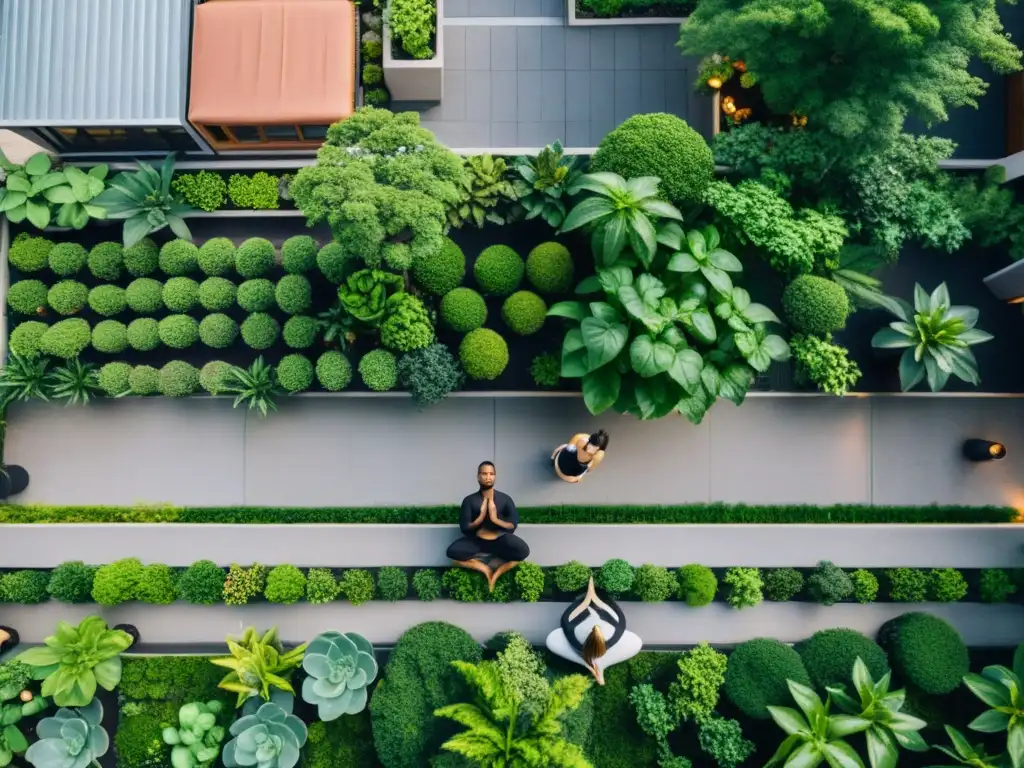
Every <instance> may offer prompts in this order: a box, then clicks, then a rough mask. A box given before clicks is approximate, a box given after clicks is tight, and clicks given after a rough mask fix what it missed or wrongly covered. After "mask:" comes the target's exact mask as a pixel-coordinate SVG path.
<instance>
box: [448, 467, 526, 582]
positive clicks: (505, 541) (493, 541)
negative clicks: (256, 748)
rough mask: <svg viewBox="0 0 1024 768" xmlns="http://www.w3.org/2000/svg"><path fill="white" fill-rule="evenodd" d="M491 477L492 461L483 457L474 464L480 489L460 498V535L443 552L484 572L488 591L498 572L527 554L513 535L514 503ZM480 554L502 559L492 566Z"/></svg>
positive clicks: (456, 562) (523, 542)
mask: <svg viewBox="0 0 1024 768" xmlns="http://www.w3.org/2000/svg"><path fill="white" fill-rule="evenodd" d="M495 477H496V474H495V469H494V464H493V463H492V462H490V461H484V462H481V463H480V466H479V467H477V470H476V479H477V483H478V484H479V486H480V490H478V491H477V492H476V493H471V494H470V495H469V496H467V497H466V498H464V499H463V500H462V510H461V512H460V514H459V529H460V530H461V531H462V537H461V538H459V539H457V540H456V541H454V542H452V544H451V546H449V547H448V553H447V554H448V557H449V558H450V559H451V560H452V561H454V563H455V565H458V566H461V567H462V568H469V569H470V570H473V571H479V572H480V573H482V574H483V575H484V576H486V577H487V586H488V588H489V589H490V590H491V591H492V592H493V591H494V585H495V584H496V583H497V581H498V579H499V578H501V576H502V575H504V574H506V573H508V572H509V571H510V570H512V569H513V568H515V567H516V566H517V565H519V563H521V562H522V561H523V560H525V559H526V558H527V557H529V556H530V547H529V546H527V544H526V542H525V541H523V540H522V539H521V538H519V537H518V536H516V535H515V530H516V528H517V527H518V525H519V513H518V512H517V511H516V504H515V502H514V501H512V497H511V496H509V495H508V494H507V493H502V492H501V491H496V490H495V489H494V481H495ZM480 555H484V556H494V557H497V558H500V559H501V560H503V561H504V562H502V563H501V565H499V566H498V567H497V568H494V569H492V568H491V566H490V565H489V564H488V563H487V562H485V561H484V560H482V559H479V556H480Z"/></svg>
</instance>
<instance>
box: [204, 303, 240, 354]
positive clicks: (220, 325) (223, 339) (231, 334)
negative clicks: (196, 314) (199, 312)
mask: <svg viewBox="0 0 1024 768" xmlns="http://www.w3.org/2000/svg"><path fill="white" fill-rule="evenodd" d="M237 338H238V323H236V322H235V321H234V320H232V319H231V318H230V317H228V316H227V315H222V314H220V313H219V312H217V313H214V314H212V315H207V316H206V317H204V318H203V319H202V322H200V323H199V340H200V341H202V342H203V344H205V345H206V346H208V347H212V348H214V349H224V348H225V347H230V346H231V345H232V344H234V343H235V339H237Z"/></svg>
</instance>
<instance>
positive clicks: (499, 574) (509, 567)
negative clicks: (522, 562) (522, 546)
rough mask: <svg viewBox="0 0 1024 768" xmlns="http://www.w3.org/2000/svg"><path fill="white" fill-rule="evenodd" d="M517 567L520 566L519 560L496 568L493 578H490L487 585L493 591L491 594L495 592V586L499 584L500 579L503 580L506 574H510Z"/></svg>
mask: <svg viewBox="0 0 1024 768" xmlns="http://www.w3.org/2000/svg"><path fill="white" fill-rule="evenodd" d="M517 565H519V560H510V561H508V562H507V563H502V564H501V565H499V566H498V567H497V568H495V569H494V573H493V574H492V575H491V577H490V578H489V579H488V580H487V585H488V587H489V588H490V591H491V592H493V591H494V586H495V584H497V583H498V579H500V578H501V577H502V576H504V575H505V574H506V573H508V572H509V571H511V570H512V569H513V568H515V567H516V566H517Z"/></svg>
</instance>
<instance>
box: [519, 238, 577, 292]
mask: <svg viewBox="0 0 1024 768" xmlns="http://www.w3.org/2000/svg"><path fill="white" fill-rule="evenodd" d="M573 274H574V266H573V261H572V254H570V253H569V249H568V248H566V247H565V246H564V245H562V244H561V243H555V242H551V243H541V244H540V245H538V246H537V247H536V248H534V249H533V250H532V251H530V255H529V256H527V257H526V279H527V280H529V281H530V284H531V285H532V286H533V287H534V288H536V289H537V290H538V291H540V292H541V293H568V292H569V291H571V290H572V287H573Z"/></svg>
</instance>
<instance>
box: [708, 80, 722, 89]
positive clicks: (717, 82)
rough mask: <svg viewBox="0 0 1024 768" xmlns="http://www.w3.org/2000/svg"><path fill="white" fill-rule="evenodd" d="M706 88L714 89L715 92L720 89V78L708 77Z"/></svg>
mask: <svg viewBox="0 0 1024 768" xmlns="http://www.w3.org/2000/svg"><path fill="white" fill-rule="evenodd" d="M708 87H709V88H714V89H715V90H716V91H717V90H718V89H719V88H721V87H722V78H720V77H709V78H708Z"/></svg>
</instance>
